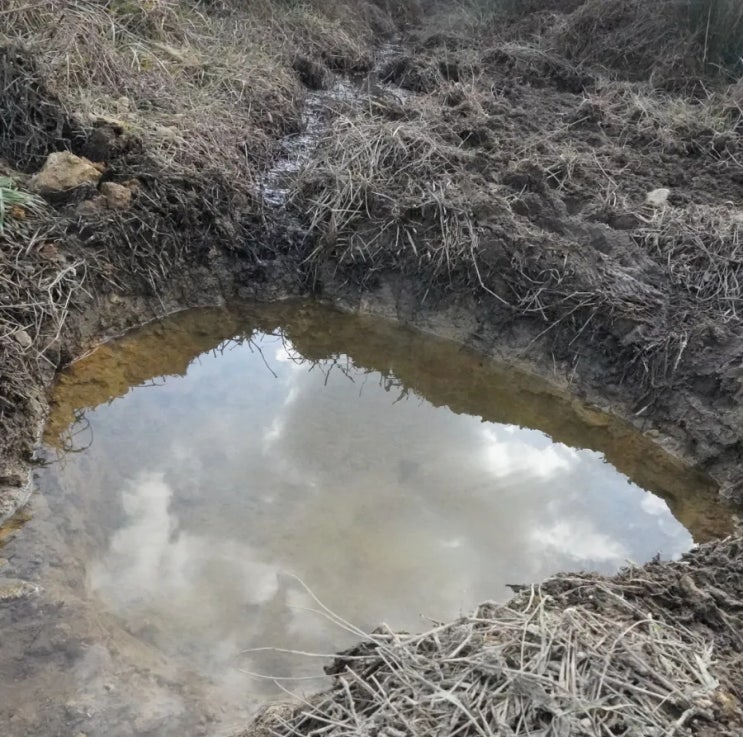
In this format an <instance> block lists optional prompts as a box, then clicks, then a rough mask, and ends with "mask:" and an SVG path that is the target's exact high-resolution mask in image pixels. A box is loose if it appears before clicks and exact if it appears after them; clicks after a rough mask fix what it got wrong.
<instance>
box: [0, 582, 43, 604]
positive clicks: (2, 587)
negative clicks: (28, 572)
mask: <svg viewBox="0 0 743 737" xmlns="http://www.w3.org/2000/svg"><path fill="white" fill-rule="evenodd" d="M40 590H41V589H40V588H39V587H38V586H37V585H36V584H35V583H31V582H30V581H21V580H20V579H18V578H4V579H0V604H4V603H5V602H8V601H15V600H16V599H23V598H25V597H27V596H33V595H34V594H38V593H39V591H40Z"/></svg>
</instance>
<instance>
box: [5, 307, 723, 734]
mask: <svg viewBox="0 0 743 737" xmlns="http://www.w3.org/2000/svg"><path fill="white" fill-rule="evenodd" d="M44 444H45V449H44V458H45V459H46V462H45V464H44V467H43V468H41V469H40V470H39V472H38V473H37V486H38V491H37V493H36V494H35V495H34V497H33V498H32V501H31V503H30V505H29V507H28V508H27V509H25V510H23V512H22V514H21V515H19V516H18V517H17V518H16V519H15V520H13V521H12V524H11V525H9V526H7V527H6V528H5V529H4V530H3V531H2V533H0V723H1V724H2V725H3V728H2V734H3V735H7V736H8V737H25V736H26V735H35V736H36V735H65V736H66V735H69V736H70V737H79V736H80V735H87V737H97V736H98V735H101V736H103V735H106V737H130V736H131V737H133V736H134V735H137V736H140V735H153V736H154V735H157V736H158V737H169V736H170V735H173V736H175V735H179V736H180V735H221V734H230V733H231V732H232V731H233V730H235V729H237V728H238V727H239V725H241V724H244V722H245V720H246V719H247V718H248V717H249V716H250V715H251V714H252V713H254V712H255V709H256V708H257V707H258V706H259V705H260V704H262V703H265V701H266V700H269V699H276V698H286V697H287V693H286V692H287V691H289V692H291V693H295V694H302V693H307V692H311V691H312V690H313V689H317V688H318V687H321V686H322V685H323V683H324V681H323V680H322V679H321V678H320V676H322V665H323V664H324V663H326V662H327V659H323V658H316V657H310V656H306V655H300V654H298V653H297V652H295V653H290V652H285V651H288V650H291V651H301V652H304V653H317V654H330V653H333V652H335V651H337V650H339V649H342V648H344V647H346V646H348V645H351V644H352V643H354V642H356V641H357V635H355V634H354V633H353V632H351V631H349V630H348V629H346V628H344V627H343V626H342V625H339V624H338V622H337V617H340V618H342V619H343V620H345V621H347V622H349V623H351V624H352V625H353V626H354V627H359V628H361V629H363V630H365V631H369V630H371V629H372V628H374V627H375V626H377V625H378V624H380V623H382V622H385V623H387V624H388V625H389V626H390V627H392V628H394V629H405V630H416V629H418V630H420V629H422V628H424V627H426V626H427V625H428V624H429V623H430V622H431V621H432V620H434V621H437V620H442V619H448V618H451V617H455V616H457V614H459V613H460V612H464V611H468V610H470V609H471V608H473V607H474V606H475V605H476V604H478V603H479V602H481V601H485V600H488V599H497V600H504V599H506V598H507V597H508V595H509V589H508V588H507V584H511V583H523V582H532V581H539V580H541V579H543V578H544V577H546V576H548V575H550V574H551V573H555V572H558V571H562V570H583V569H588V570H596V571H599V572H601V573H611V572H613V571H616V570H617V569H618V568H619V567H621V566H623V565H625V564H627V563H630V562H635V563H642V562H645V561H647V560H649V559H651V558H652V557H653V556H656V555H660V556H662V557H663V558H669V557H678V556H679V555H681V554H682V553H683V552H684V551H686V550H688V549H689V548H690V547H691V546H692V545H693V544H694V542H700V541H704V540H708V539H711V538H714V537H719V536H724V535H726V534H729V533H730V532H731V531H732V525H731V522H730V513H729V510H727V509H726V508H725V507H724V505H723V504H722V503H721V502H720V501H719V500H718V497H717V495H716V491H715V488H714V485H713V484H712V483H711V482H710V480H709V479H707V478H706V477H704V476H703V475H701V474H699V473H696V472H694V471H691V470H690V469H688V468H686V467H685V466H684V465H683V464H681V463H680V462H678V461H677V460H675V459H674V458H672V457H671V456H669V455H667V454H666V453H664V452H663V451H662V450H660V449H659V448H658V447H656V446H655V445H654V444H653V443H652V442H651V440H650V439H648V438H647V437H645V436H644V435H642V434H640V433H638V432H637V431H635V430H633V429H631V428H630V427H629V426H628V425H626V424H624V423H623V422H620V421H619V420H617V419H614V418H612V417H610V416H608V415H606V414H604V413H601V412H599V411H597V410H595V409H593V408H591V407H589V406H587V405H585V404H583V403H581V402H580V401H578V400H576V399H575V398H573V397H570V396H568V395H566V394H564V393H562V392H560V391H558V390H556V389H555V388H553V387H552V386H551V385H549V384H547V383H546V382H544V381H542V380H539V379H537V378H535V377H533V376H529V375H527V374H524V373H520V372H518V371H515V370H514V369H512V368H509V367H506V366H500V365H494V364H492V363H490V362H488V361H486V360H484V359H483V358H481V357H479V356H478V355H476V354H474V353H472V352H470V351H468V350H466V349H464V348H462V347H461V346H459V345H456V344H453V343H449V342H446V341H441V340H437V339H434V338H431V337H427V336H424V335H420V334H417V333H413V332H410V331H407V330H403V329H401V328H399V327H395V326H393V325H391V324H387V323H385V322H382V321H379V320H373V319H371V318H364V317H358V316H348V315H343V314H340V313H337V312H334V311H332V310H330V309H327V308H323V307H320V306H317V305H312V304H307V303H287V304H280V305H273V306H259V305H242V306H239V307H233V308H229V309H227V308H225V309H205V310H196V311H189V312H184V313H180V314H178V315H174V316H172V317H170V318H167V319H165V320H163V321H161V322H157V323H153V324H151V325H149V326H146V327H144V328H142V329H139V330H136V331H134V332H133V333H131V334H129V335H127V336H125V337H123V338H121V339H119V340H116V341H112V342H110V343H107V344H105V345H103V346H101V347H99V348H98V349H97V350H96V351H94V352H92V353H91V354H90V355H88V356H87V357H85V358H83V359H82V360H80V361H78V362H77V363H75V364H74V365H73V366H72V367H71V368H70V369H69V370H68V371H66V372H65V373H64V374H63V375H62V376H60V378H59V381H58V383H57V386H56V389H55V393H54V396H53V411H52V414H51V416H50V418H49V421H48V424H47V428H46V433H45V438H44ZM325 607H327V609H326V608H325ZM329 611H330V612H333V613H334V615H337V617H336V616H334V615H330V614H329V613H328V612H329Z"/></svg>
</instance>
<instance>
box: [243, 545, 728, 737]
mask: <svg viewBox="0 0 743 737" xmlns="http://www.w3.org/2000/svg"><path fill="white" fill-rule="evenodd" d="M740 560H741V550H740V542H736V541H727V542H724V543H718V544H713V545H709V546H706V547H703V548H701V549H700V550H698V551H695V552H693V553H691V554H689V555H687V556H686V557H685V559H684V561H683V562H682V563H681V564H652V563H651V564H649V565H648V566H646V567H644V568H641V569H635V568H632V569H628V570H626V571H624V572H622V573H620V574H619V575H618V576H617V577H615V578H612V579H602V578H601V577H598V576H595V575H582V576H581V575H578V576H558V577H556V578H554V579H550V580H548V581H546V582H545V583H544V584H542V585H541V586H523V587H521V586H518V587H514V588H517V589H520V590H522V591H521V593H520V594H518V595H517V596H516V597H515V598H514V599H513V600H511V601H510V602H509V603H508V604H505V605H497V604H485V605H483V606H481V607H480V608H479V609H478V610H477V611H476V612H475V613H474V614H473V615H472V616H469V617H462V618H461V619H458V620H456V621H455V622H451V623H446V624H438V625H436V626H434V627H433V628H432V629H431V630H430V631H429V632H424V633H423V634H420V635H407V634H395V633H392V632H390V631H389V630H388V629H386V628H380V629H379V630H377V631H375V632H374V633H372V634H371V635H367V636H366V637H367V638H368V639H367V641H365V642H364V643H362V644H361V645H358V646H357V647H354V648H352V649H351V650H348V651H346V652H344V653H341V654H340V655H339V656H338V657H337V658H336V660H335V661H334V662H333V663H332V664H331V665H330V666H328V667H327V668H326V672H327V673H328V674H329V675H333V676H334V677H335V685H334V687H333V689H332V690H330V691H329V692H327V693H326V694H322V695H320V696H318V697H315V698H312V699H310V700H309V701H307V702H305V704H303V705H302V706H299V707H297V708H295V709H294V710H293V711H291V710H287V709H285V708H284V709H282V710H280V711H278V712H273V711H271V710H269V711H268V712H267V713H266V714H265V715H264V717H263V719H262V720H259V722H258V724H257V726H256V728H255V730H251V731H248V732H245V733H243V735H244V737H247V736H248V735H253V734H271V735H308V736H309V735H319V734H324V733H327V732H328V730H331V731H332V733H335V732H336V730H337V731H338V732H341V731H344V732H347V733H358V732H366V731H370V732H374V733H376V732H379V733H380V734H407V731H405V730H406V727H407V725H413V724H414V725H416V728H417V729H421V728H423V729H434V728H439V729H441V727H442V725H445V726H444V730H445V732H442V733H444V734H458V733H466V734H480V735H487V734H493V733H494V732H497V733H506V734H510V735H514V736H516V735H533V734H556V735H557V734H565V735H567V734H569V735H586V736H587V735H598V734H630V733H631V734H638V735H640V734H642V735H661V734H664V735H665V734H673V735H679V736H680V735H692V734H696V735H711V734H715V735H731V736H732V735H734V734H738V733H739V731H740V729H741V727H743V711H741V710H740V708H739V707H738V706H737V704H739V703H740V700H741V697H742V696H743V693H741V691H740V678H741V669H740V665H739V662H738V659H739V658H740V654H741V652H743V641H742V640H741V636H740V630H741V625H742V624H743V623H741V621H740V611H741V609H742V608H743V571H741V568H740ZM320 606H322V604H320ZM322 608H323V611H324V612H325V613H326V614H327V616H328V617H330V618H331V619H333V620H334V621H336V622H337V623H338V624H339V626H345V627H348V626H349V625H347V623H345V622H343V621H342V620H340V618H338V617H337V616H336V615H334V614H333V612H330V611H328V610H327V608H325V607H322ZM358 634H361V633H358ZM422 725H426V726H422ZM407 728H408V729H409V727H407Z"/></svg>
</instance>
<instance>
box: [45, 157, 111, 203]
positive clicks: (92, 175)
mask: <svg viewBox="0 0 743 737" xmlns="http://www.w3.org/2000/svg"><path fill="white" fill-rule="evenodd" d="M100 178H101V172H100V171H99V170H98V169H97V168H96V167H95V166H94V165H93V163H92V162H90V161H88V159H83V158H81V157H80V156H75V154H73V153H70V152H69V151H55V152H54V153H51V154H49V156H48V157H47V160H46V162H45V164H44V166H43V168H42V169H41V171H40V172H39V173H38V174H36V175H34V176H33V177H32V178H31V187H32V188H33V189H35V190H36V191H37V192H40V193H41V194H58V193H62V192H68V191H70V190H73V189H77V188H78V187H81V186H83V185H85V184H97V183H98V180H99V179H100Z"/></svg>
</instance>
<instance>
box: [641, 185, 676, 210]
mask: <svg viewBox="0 0 743 737" xmlns="http://www.w3.org/2000/svg"><path fill="white" fill-rule="evenodd" d="M670 195H671V190H670V189H668V188H667V187H659V188H658V189H653V190H651V191H650V192H648V193H647V194H646V195H645V204H646V205H650V207H658V208H660V207H665V206H666V205H667V204H668V198H669V197H670Z"/></svg>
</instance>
